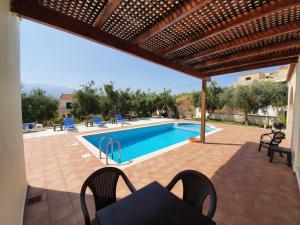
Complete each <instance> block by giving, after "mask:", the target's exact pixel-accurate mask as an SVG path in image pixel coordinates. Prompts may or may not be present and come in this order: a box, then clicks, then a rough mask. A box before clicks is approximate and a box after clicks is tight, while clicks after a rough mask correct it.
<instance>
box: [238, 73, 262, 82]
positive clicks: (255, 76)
mask: <svg viewBox="0 0 300 225" xmlns="http://www.w3.org/2000/svg"><path fill="white" fill-rule="evenodd" d="M264 78H265V74H264V73H261V72H255V73H249V74H245V75H241V76H240V77H239V79H238V82H237V84H238V85H248V84H251V83H252V82H253V81H255V80H261V79H264Z"/></svg>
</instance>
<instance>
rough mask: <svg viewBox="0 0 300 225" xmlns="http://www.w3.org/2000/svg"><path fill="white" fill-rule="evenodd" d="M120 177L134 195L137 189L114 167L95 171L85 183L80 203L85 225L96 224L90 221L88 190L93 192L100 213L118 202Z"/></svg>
mask: <svg viewBox="0 0 300 225" xmlns="http://www.w3.org/2000/svg"><path fill="white" fill-rule="evenodd" d="M120 176H121V177H122V178H123V179H124V181H125V183H126V185H127V187H128V188H129V190H130V191H131V192H132V193H133V192H135V191H136V189H135V188H134V186H133V185H132V183H131V182H130V181H129V179H128V178H127V176H126V175H125V174H124V172H123V171H122V170H120V169H118V168H114V167H105V168H102V169H99V170H97V171H95V172H94V173H92V174H91V175H90V176H89V177H88V178H87V179H86V181H85V182H84V183H83V185H82V188H81V192H80V202H81V208H82V211H83V216H84V221H85V225H91V224H94V222H91V220H90V216H89V213H88V209H87V205H86V201H85V193H86V189H87V188H89V189H90V190H91V191H92V193H93V197H94V200H95V206H96V211H98V210H100V209H102V208H104V207H106V206H108V205H110V204H112V203H114V202H116V201H117V197H116V189H117V183H118V179H119V177H120Z"/></svg>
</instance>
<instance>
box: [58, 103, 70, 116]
mask: <svg viewBox="0 0 300 225" xmlns="http://www.w3.org/2000/svg"><path fill="white" fill-rule="evenodd" d="M67 103H72V101H66V100H62V99H59V103H58V114H59V116H64V117H67V115H68V114H70V115H71V109H67Z"/></svg>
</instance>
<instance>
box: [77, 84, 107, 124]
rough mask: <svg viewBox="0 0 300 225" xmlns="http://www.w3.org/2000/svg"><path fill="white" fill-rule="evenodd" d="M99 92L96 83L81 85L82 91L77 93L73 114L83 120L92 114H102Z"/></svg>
mask: <svg viewBox="0 0 300 225" xmlns="http://www.w3.org/2000/svg"><path fill="white" fill-rule="evenodd" d="M98 92H99V90H98V89H97V88H95V82H94V81H90V82H89V83H88V84H86V85H81V89H79V90H78V91H76V92H75V97H74V103H73V105H72V114H73V115H74V116H75V117H77V118H79V119H83V118H86V117H88V116H89V115H91V114H99V113H101V105H100V98H99V93H98Z"/></svg>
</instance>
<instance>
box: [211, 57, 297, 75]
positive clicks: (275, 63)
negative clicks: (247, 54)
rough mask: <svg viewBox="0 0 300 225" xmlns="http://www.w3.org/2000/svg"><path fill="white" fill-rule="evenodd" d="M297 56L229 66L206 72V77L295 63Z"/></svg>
mask: <svg viewBox="0 0 300 225" xmlns="http://www.w3.org/2000/svg"><path fill="white" fill-rule="evenodd" d="M297 61H298V57H295V56H294V57H287V58H284V59H280V60H279V59H278V60H273V61H268V62H258V63H253V64H251V65H248V66H240V67H231V68H226V69H222V70H218V71H213V72H209V73H207V77H209V76H217V75H224V74H228V73H237V72H243V71H248V70H255V69H261V68H266V67H272V66H281V65H285V64H291V63H297Z"/></svg>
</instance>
